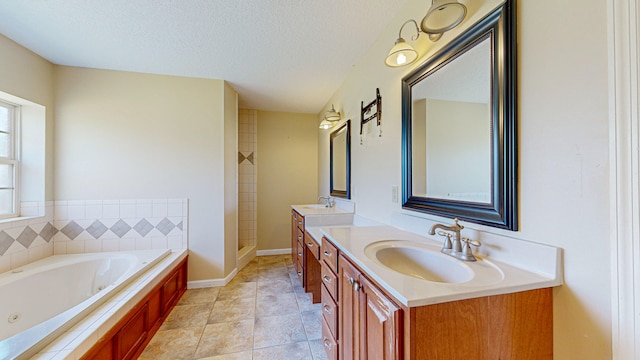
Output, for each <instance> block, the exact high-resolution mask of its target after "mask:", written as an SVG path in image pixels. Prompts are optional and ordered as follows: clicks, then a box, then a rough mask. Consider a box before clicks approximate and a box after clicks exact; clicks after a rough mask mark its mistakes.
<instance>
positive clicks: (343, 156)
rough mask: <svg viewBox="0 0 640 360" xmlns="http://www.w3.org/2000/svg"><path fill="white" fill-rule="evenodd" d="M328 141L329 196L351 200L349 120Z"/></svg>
mask: <svg viewBox="0 0 640 360" xmlns="http://www.w3.org/2000/svg"><path fill="white" fill-rule="evenodd" d="M329 139H330V151H329V154H330V155H329V156H330V165H329V166H330V171H329V174H330V186H331V190H330V194H331V196H336V197H342V198H347V199H350V198H351V190H350V188H351V120H347V121H346V122H345V123H344V124H342V126H340V127H339V128H338V129H337V130H335V131H333V132H332V133H331V135H330V137H329Z"/></svg>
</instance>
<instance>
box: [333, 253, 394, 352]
mask: <svg viewBox="0 0 640 360" xmlns="http://www.w3.org/2000/svg"><path fill="white" fill-rule="evenodd" d="M338 269H339V279H340V280H339V290H338V292H339V293H340V301H339V305H338V307H339V308H340V313H339V324H340V327H339V333H340V359H367V360H370V359H381V360H382V359H400V358H401V356H402V355H401V350H402V347H401V344H400V339H401V338H400V336H399V335H400V329H401V324H402V316H401V315H402V310H401V309H400V307H399V306H397V305H396V304H395V303H394V302H393V301H391V300H390V299H389V298H388V297H387V296H386V295H384V293H383V292H382V291H381V290H380V289H379V288H378V287H377V286H375V285H374V284H373V283H372V282H371V281H369V280H368V279H367V278H366V277H365V276H364V275H363V274H362V273H361V272H360V271H359V270H358V269H357V268H356V267H355V265H353V264H352V263H351V262H350V261H349V260H347V258H345V257H344V256H342V255H340V257H339V260H338Z"/></svg>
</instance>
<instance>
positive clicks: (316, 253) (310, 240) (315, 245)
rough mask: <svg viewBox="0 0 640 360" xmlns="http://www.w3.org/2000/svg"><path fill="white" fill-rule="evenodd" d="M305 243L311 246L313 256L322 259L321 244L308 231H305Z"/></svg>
mask: <svg viewBox="0 0 640 360" xmlns="http://www.w3.org/2000/svg"><path fill="white" fill-rule="evenodd" d="M304 245H305V246H306V247H308V248H309V251H310V252H311V254H313V257H315V258H316V259H318V260H320V245H318V243H317V242H316V241H315V240H314V239H313V238H312V237H311V235H309V233H308V232H306V231H305V233H304Z"/></svg>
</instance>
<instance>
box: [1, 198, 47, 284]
mask: <svg viewBox="0 0 640 360" xmlns="http://www.w3.org/2000/svg"><path fill="white" fill-rule="evenodd" d="M21 208H22V211H23V213H24V214H25V215H28V216H25V217H22V218H17V219H7V220H0V273H3V272H6V271H9V270H11V269H15V268H17V267H20V266H23V265H26V264H28V263H32V262H34V261H38V260H40V259H44V258H45V257H47V256H51V255H53V238H54V236H55V234H56V233H57V229H56V228H55V227H54V226H53V213H54V210H53V209H54V202H53V201H47V202H42V203H40V202H29V203H23V204H22V206H21Z"/></svg>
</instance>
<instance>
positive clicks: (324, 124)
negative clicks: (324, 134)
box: [320, 119, 333, 130]
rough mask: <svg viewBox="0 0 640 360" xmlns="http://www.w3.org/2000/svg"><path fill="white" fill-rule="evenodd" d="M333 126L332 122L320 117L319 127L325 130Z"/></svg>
mask: <svg viewBox="0 0 640 360" xmlns="http://www.w3.org/2000/svg"><path fill="white" fill-rule="evenodd" d="M332 127H333V123H332V122H330V121H328V120H327V119H322V121H321V122H320V129H323V130H327V129H331V128H332Z"/></svg>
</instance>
